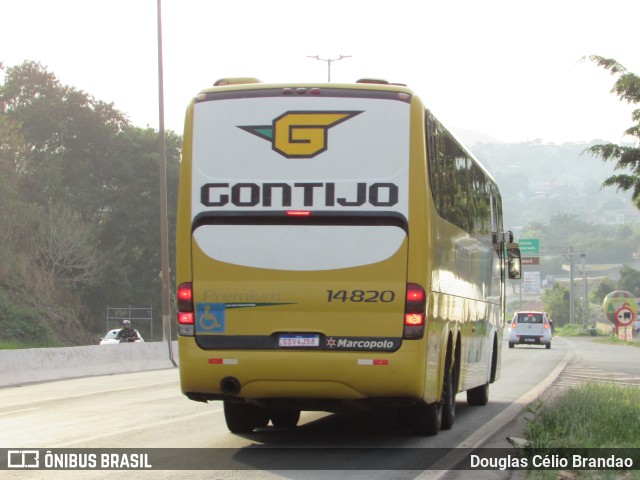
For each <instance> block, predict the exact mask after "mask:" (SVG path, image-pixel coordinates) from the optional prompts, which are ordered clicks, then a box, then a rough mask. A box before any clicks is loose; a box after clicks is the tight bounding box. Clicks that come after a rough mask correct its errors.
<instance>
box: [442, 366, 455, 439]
mask: <svg viewBox="0 0 640 480" xmlns="http://www.w3.org/2000/svg"><path fill="white" fill-rule="evenodd" d="M453 370H454V369H453V368H450V369H447V371H445V372H444V382H443V384H442V401H441V403H442V420H441V424H440V428H441V429H442V430H449V429H450V428H451V427H453V422H454V421H455V419H456V395H455V393H454V385H455V375H454V373H453Z"/></svg>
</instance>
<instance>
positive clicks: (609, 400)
mask: <svg viewBox="0 0 640 480" xmlns="http://www.w3.org/2000/svg"><path fill="white" fill-rule="evenodd" d="M527 412H528V414H529V417H530V418H528V425H527V427H526V429H525V432H524V433H525V438H526V440H527V442H528V447H527V448H531V449H565V448H566V449H572V448H580V449H586V448H594V449H596V448H597V449H609V448H611V449H638V448H640V436H638V432H639V431H640V389H639V388H637V387H635V386H621V385H616V384H608V383H606V384H603V383H586V384H583V385H580V386H578V387H574V388H570V389H569V390H567V391H566V392H564V393H562V394H560V395H558V396H556V397H554V398H552V399H551V400H550V401H548V402H543V401H541V400H538V401H537V402H533V403H532V404H530V405H529V407H528V408H527ZM635 456H636V458H635V461H636V462H638V461H639V460H640V458H637V457H638V450H636V451H635ZM636 464H637V463H636ZM528 478H534V479H557V478H580V479H582V478H625V479H628V478H640V471H638V470H635V471H630V472H624V474H622V476H621V472H615V471H597V472H595V471H586V470H574V471H572V472H570V473H569V472H561V471H559V470H547V471H530V472H528Z"/></svg>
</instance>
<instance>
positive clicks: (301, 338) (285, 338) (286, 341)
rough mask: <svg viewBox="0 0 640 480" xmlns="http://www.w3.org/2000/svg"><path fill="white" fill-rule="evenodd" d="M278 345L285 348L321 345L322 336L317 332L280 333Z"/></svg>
mask: <svg viewBox="0 0 640 480" xmlns="http://www.w3.org/2000/svg"><path fill="white" fill-rule="evenodd" d="M278 346H279V347H283V348H301V347H303V348H304V347H319V346H320V337H319V336H318V335H316V334H310V335H280V336H279V337H278Z"/></svg>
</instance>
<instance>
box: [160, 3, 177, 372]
mask: <svg viewBox="0 0 640 480" xmlns="http://www.w3.org/2000/svg"><path fill="white" fill-rule="evenodd" d="M161 3H162V0H157V14H158V110H159V126H158V137H159V144H158V149H159V151H160V161H159V162H158V163H159V170H160V172H159V173H160V175H159V177H160V256H161V263H162V279H161V280H162V340H163V341H166V342H167V346H168V348H169V360H171V362H172V363H173V365H174V366H175V365H177V364H176V362H175V360H174V359H173V348H172V345H171V305H170V301H169V221H168V216H167V152H166V149H165V142H164V82H163V67H162V10H161Z"/></svg>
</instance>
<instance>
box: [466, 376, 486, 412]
mask: <svg viewBox="0 0 640 480" xmlns="http://www.w3.org/2000/svg"><path fill="white" fill-rule="evenodd" d="M488 402H489V382H487V383H485V384H484V385H480V386H479V387H475V388H472V389H471V390H467V403H468V404H469V405H472V406H474V407H482V406H484V405H486V404H487V403H488Z"/></svg>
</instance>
